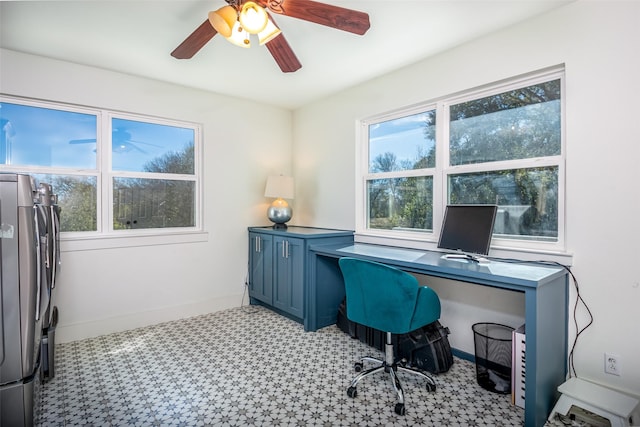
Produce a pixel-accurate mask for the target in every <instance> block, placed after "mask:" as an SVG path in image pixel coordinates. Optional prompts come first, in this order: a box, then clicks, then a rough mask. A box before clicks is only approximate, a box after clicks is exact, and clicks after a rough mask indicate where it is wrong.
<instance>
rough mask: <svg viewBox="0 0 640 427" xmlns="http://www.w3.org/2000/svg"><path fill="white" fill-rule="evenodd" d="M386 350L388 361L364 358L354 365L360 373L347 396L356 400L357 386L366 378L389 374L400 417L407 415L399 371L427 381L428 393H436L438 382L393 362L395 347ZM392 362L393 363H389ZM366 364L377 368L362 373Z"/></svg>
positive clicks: (348, 390) (415, 370)
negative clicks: (371, 364) (373, 364)
mask: <svg viewBox="0 0 640 427" xmlns="http://www.w3.org/2000/svg"><path fill="white" fill-rule="evenodd" d="M385 348H386V351H385V353H386V360H381V359H377V358H374V357H368V356H367V357H363V358H362V359H360V361H359V362H356V363H355V365H354V368H355V371H356V372H359V374H358V375H356V376H355V377H354V378H353V380H351V385H349V388H348V389H347V396H349V397H351V398H354V397H356V396H357V394H358V390H357V386H358V383H359V382H360V380H361V379H363V378H366V377H368V376H370V375H373V374H375V373H377V372H382V371H384V372H386V373H388V374H389V376H390V378H391V384H392V385H393V389H394V390H395V392H396V395H397V397H398V402H397V403H396V406H395V412H396V414H398V415H404V414H405V406H404V390H403V389H402V384H400V379H399V378H398V373H397V372H398V371H402V372H408V373H410V374H413V375H417V376H419V377H422V378H424V379H425V380H427V391H435V390H436V382H435V380H434V379H433V377H432V376H431V375H428V374H426V373H424V372H422V371H419V370H417V369H412V368H408V367H406V366H403V365H402V364H400V362H393V345H391V344H385ZM389 360H391V362H389ZM364 362H373V363H375V364H376V365H377V366H375V367H373V368H370V369H367V370H366V371H362V369H363V367H364Z"/></svg>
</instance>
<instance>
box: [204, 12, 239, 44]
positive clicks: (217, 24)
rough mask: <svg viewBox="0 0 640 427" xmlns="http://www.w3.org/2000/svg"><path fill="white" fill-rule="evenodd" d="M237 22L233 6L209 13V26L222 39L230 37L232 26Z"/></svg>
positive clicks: (236, 13)
mask: <svg viewBox="0 0 640 427" xmlns="http://www.w3.org/2000/svg"><path fill="white" fill-rule="evenodd" d="M237 21H238V12H237V11H236V9H235V8H234V7H233V6H223V7H221V8H220V9H218V10H216V11H211V12H209V22H210V23H211V26H212V27H213V28H214V29H215V30H216V31H217V32H219V33H220V34H222V35H223V36H224V37H229V36H231V33H232V29H233V25H234V23H235V22H237Z"/></svg>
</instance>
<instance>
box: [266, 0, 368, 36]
mask: <svg viewBox="0 0 640 427" xmlns="http://www.w3.org/2000/svg"><path fill="white" fill-rule="evenodd" d="M258 3H260V5H261V6H263V7H267V8H269V10H270V11H272V12H275V13H279V14H281V15H285V16H291V17H293V18H298V19H303V20H305V21H309V22H314V23H316V24H320V25H326V26H327V27H331V28H336V29H338V30H343V31H348V32H350V33H354V34H358V35H363V34H364V33H366V32H367V30H368V29H369V27H370V26H371V23H370V22H369V15H368V14H366V13H364V12H359V11H357V10H352V9H346V8H344V7H339V6H333V5H330V4H325V3H320V2H317V1H313V0H258Z"/></svg>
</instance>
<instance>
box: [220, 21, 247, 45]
mask: <svg viewBox="0 0 640 427" xmlns="http://www.w3.org/2000/svg"><path fill="white" fill-rule="evenodd" d="M225 38H226V39H227V40H228V41H229V42H231V43H233V44H235V45H236V46H240V47H245V48H248V47H251V40H250V39H249V33H248V32H247V31H246V30H245V29H244V28H242V26H241V25H240V23H239V22H238V21H236V23H235V24H233V30H232V31H231V35H230V36H229V37H225Z"/></svg>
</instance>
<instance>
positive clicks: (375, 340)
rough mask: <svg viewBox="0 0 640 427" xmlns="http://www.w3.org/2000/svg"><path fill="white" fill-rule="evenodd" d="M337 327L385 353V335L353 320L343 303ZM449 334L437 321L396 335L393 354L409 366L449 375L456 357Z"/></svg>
mask: <svg viewBox="0 0 640 427" xmlns="http://www.w3.org/2000/svg"><path fill="white" fill-rule="evenodd" d="M336 325H337V326H338V329H340V330H341V331H343V332H346V333H347V334H349V336H351V338H358V339H359V340H360V341H362V342H363V343H365V344H368V345H370V346H372V347H374V348H377V349H378V350H380V351H384V345H385V335H386V333H385V332H383V331H379V330H377V329H373V328H369V327H367V326H363V325H360V324H359V323H355V322H352V321H350V320H349V319H348V318H347V306H346V303H345V302H344V301H343V302H342V304H340V307H339V308H338V318H337V321H336ZM447 335H449V328H446V327H444V326H442V325H441V324H440V322H439V321H437V320H436V321H435V322H433V323H430V324H428V325H426V326H424V327H422V328H420V329H417V330H415V331H412V332H409V333H408V334H401V335H393V336H392V339H391V341H392V343H393V352H394V354H395V355H396V358H397V359H398V360H401V359H405V360H406V361H407V365H408V366H410V367H413V368H416V369H420V370H423V371H428V372H431V373H433V374H440V373H443V372H447V371H448V370H449V368H451V365H453V354H452V353H451V346H450V345H449V338H447Z"/></svg>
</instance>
